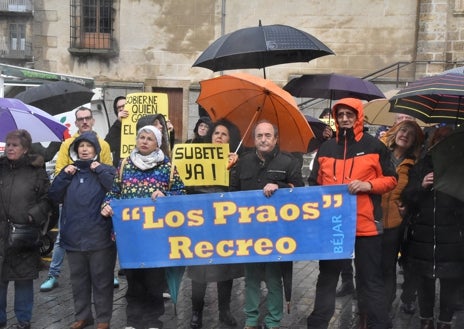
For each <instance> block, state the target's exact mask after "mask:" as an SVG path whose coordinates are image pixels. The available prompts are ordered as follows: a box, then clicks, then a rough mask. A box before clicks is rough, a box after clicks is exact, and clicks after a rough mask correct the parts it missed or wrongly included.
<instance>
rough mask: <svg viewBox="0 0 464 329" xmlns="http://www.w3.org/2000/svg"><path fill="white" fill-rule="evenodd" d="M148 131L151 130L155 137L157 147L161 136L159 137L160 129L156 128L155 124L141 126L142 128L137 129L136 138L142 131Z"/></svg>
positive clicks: (159, 144)
mask: <svg viewBox="0 0 464 329" xmlns="http://www.w3.org/2000/svg"><path fill="white" fill-rule="evenodd" d="M147 130H148V131H150V132H152V133H153V134H154V135H155V137H156V141H157V142H158V147H161V143H162V140H163V139H162V138H161V131H159V129H158V128H156V127H155V126H151V125H148V126H143V127H142V128H140V129H139V131H138V132H137V138H139V135H140V133H141V132H142V131H147Z"/></svg>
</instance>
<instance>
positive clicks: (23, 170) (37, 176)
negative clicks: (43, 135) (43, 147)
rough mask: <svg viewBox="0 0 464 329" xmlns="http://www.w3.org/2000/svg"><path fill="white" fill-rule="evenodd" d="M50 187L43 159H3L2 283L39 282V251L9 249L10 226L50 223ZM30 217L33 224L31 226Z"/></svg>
mask: <svg viewBox="0 0 464 329" xmlns="http://www.w3.org/2000/svg"><path fill="white" fill-rule="evenodd" d="M49 186H50V181H49V179H48V176H47V173H46V171H45V169H43V158H42V157H34V158H33V157H32V156H31V157H29V156H25V157H23V158H21V159H19V160H17V161H9V160H8V159H7V158H6V157H2V158H0V273H1V280H4V281H15V280H21V279H26V280H28V279H36V278H37V277H38V274H39V268H40V250H39V247H37V249H35V250H31V251H15V250H10V249H7V248H6V245H5V242H6V239H7V238H8V222H7V219H8V218H9V219H10V221H11V222H13V223H16V224H30V225H34V226H41V225H42V224H43V223H44V222H45V220H46V219H47V216H48V212H49V203H48V199H47V191H48V188H49ZM29 216H31V217H32V219H33V222H32V223H29Z"/></svg>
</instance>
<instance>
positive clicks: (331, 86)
mask: <svg viewBox="0 0 464 329" xmlns="http://www.w3.org/2000/svg"><path fill="white" fill-rule="evenodd" d="M284 90H286V91H288V92H289V93H290V94H292V95H293V96H295V97H308V98H309V97H310V98H324V99H330V100H335V99H341V98H345V97H355V98H359V99H364V100H366V101H370V100H373V99H377V98H385V95H384V94H383V93H382V91H381V90H380V89H379V88H377V86H376V85H375V84H373V83H372V82H370V81H368V80H364V79H361V78H358V77H353V76H349V75H343V74H337V73H331V74H307V75H302V76H301V77H299V78H294V79H292V80H290V82H289V83H287V84H286V85H285V86H284Z"/></svg>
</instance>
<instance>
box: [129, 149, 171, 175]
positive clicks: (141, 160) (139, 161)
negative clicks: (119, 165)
mask: <svg viewBox="0 0 464 329" xmlns="http://www.w3.org/2000/svg"><path fill="white" fill-rule="evenodd" d="M130 159H131V161H132V163H133V164H134V165H135V166H136V167H137V168H139V169H140V170H147V169H151V168H153V167H155V166H156V165H157V164H158V162H162V161H164V153H163V151H161V149H159V148H158V149H157V150H155V151H153V152H152V153H150V154H148V155H142V154H140V153H139V150H138V149H137V148H134V149H133V150H132V152H131V154H130Z"/></svg>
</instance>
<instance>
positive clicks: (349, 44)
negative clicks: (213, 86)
mask: <svg viewBox="0 0 464 329" xmlns="http://www.w3.org/2000/svg"><path fill="white" fill-rule="evenodd" d="M18 1H19V2H21V3H23V2H25V3H29V2H31V3H32V6H33V11H32V13H31V18H30V21H31V24H32V28H30V27H29V28H28V30H27V34H28V37H29V38H30V40H31V44H32V56H31V57H30V58H28V59H27V60H26V61H27V62H28V64H29V65H30V66H32V67H33V68H35V69H39V70H47V71H52V72H59V73H63V74H74V75H78V76H88V77H92V78H94V79H95V84H96V86H97V87H102V88H103V90H104V95H105V100H106V102H107V105H108V108H111V104H112V100H113V99H114V97H115V96H117V95H120V94H125V93H128V92H133V91H141V90H143V91H156V92H167V93H168V95H169V102H170V119H171V121H172V122H173V123H174V126H175V127H176V131H177V139H178V141H182V140H185V139H187V137H190V135H191V132H192V129H193V126H194V124H195V122H196V118H197V116H198V106H197V105H196V103H195V100H196V98H197V96H198V93H199V84H198V82H199V81H200V80H202V79H207V78H211V77H213V76H217V75H219V74H220V72H211V71H210V70H207V69H204V68H198V67H192V64H193V63H194V61H195V60H196V58H197V57H198V56H199V55H200V54H201V52H202V51H203V50H204V49H205V48H206V47H208V45H209V44H210V43H211V42H213V41H214V40H215V39H217V38H218V37H220V36H221V35H223V34H226V33H229V32H232V31H235V30H237V29H240V28H244V27H250V26H256V25H258V23H259V21H260V20H261V22H262V24H263V25H271V24H285V25H290V26H293V27H296V28H298V29H301V30H303V31H306V32H308V33H310V34H312V35H314V36H315V37H317V38H318V39H319V40H320V41H322V42H323V43H324V44H326V45H327V46H328V47H329V48H330V49H332V50H333V51H334V52H335V55H333V56H332V55H331V56H324V57H321V58H318V59H316V60H313V61H311V62H309V63H293V64H285V65H276V66H272V67H268V68H266V75H267V77H268V78H269V79H271V80H273V81H275V82H276V83H277V84H279V85H284V84H285V83H287V82H288V81H289V80H290V79H291V78H292V77H294V76H297V75H301V74H311V73H332V72H335V73H343V74H350V75H354V76H359V77H365V76H369V78H370V79H373V81H375V82H376V83H377V84H378V85H379V87H380V88H381V89H382V90H385V91H386V90H389V89H392V88H394V87H395V86H397V85H398V84H404V83H406V82H408V81H413V80H414V79H416V78H419V77H422V76H424V75H428V74H435V73H438V72H441V71H443V70H444V69H448V68H450V67H453V66H456V65H459V64H460V63H462V62H463V61H464V36H463V35H462V34H463V33H464V28H463V26H464V24H463V22H464V1H463V0H415V1H413V0H408V1H403V0H353V1H347V0H326V1H319V0H282V1H269V0H253V1H244V0H93V1H88V0H66V1H63V0H33V1H32V0H30V1H28V0H0V26H2V30H4V31H8V22H11V21H14V19H18V17H16V18H15V16H14V15H9V14H8V12H7V11H5V10H2V9H1V8H2V3H5V4H7V5H8V4H11V3H12V2H13V3H16V2H18ZM90 4H96V6H94V7H92V8H91V7H89V5H90ZM89 8H90V9H89ZM16 16H18V15H16ZM87 16H90V17H91V18H92V17H93V18H94V20H93V21H92V20H91V19H90V20H89V18H88V17H87ZM89 22H90V23H91V24H94V25H95V26H96V30H93V31H84V29H85V27H84V25H85V24H88V23H89ZM3 27H5V29H3ZM6 33H8V32H6ZM95 33H96V34H97V38H95V35H96V34H95ZM30 34H32V35H30ZM101 36H103V37H102V38H101ZM2 40H3V42H4V43H6V45H5V46H4V47H6V48H7V47H8V34H7V35H3V36H0V48H1V47H2ZM5 40H7V41H5ZM0 50H1V49H0ZM0 62H3V63H5V62H6V63H8V59H5V58H2V57H0ZM10 63H11V61H10ZM13 64H15V65H22V64H25V63H20V62H19V63H18V61H13ZM227 72H229V71H226V72H224V73H227ZM248 72H250V73H252V74H257V75H262V71H260V70H248ZM375 72H377V73H375ZM307 111H311V110H310V109H308V110H307ZM308 114H313V113H308Z"/></svg>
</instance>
